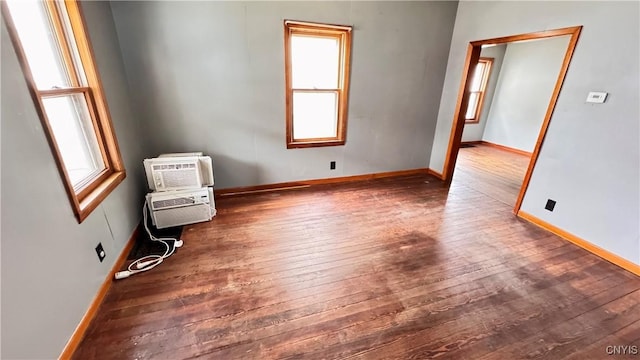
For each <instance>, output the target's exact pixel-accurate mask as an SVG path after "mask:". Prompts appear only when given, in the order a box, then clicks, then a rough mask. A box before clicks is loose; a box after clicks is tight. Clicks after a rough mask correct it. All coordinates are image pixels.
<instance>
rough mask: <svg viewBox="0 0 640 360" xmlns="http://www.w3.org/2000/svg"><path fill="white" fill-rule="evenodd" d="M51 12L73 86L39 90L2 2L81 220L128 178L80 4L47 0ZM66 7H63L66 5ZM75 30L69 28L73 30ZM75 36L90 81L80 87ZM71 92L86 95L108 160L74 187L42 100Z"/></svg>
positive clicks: (22, 62)
mask: <svg viewBox="0 0 640 360" xmlns="http://www.w3.org/2000/svg"><path fill="white" fill-rule="evenodd" d="M44 4H45V5H46V9H47V13H48V14H49V16H50V20H51V25H52V26H53V28H54V30H55V32H56V40H57V42H58V44H59V47H60V49H61V51H62V58H63V59H64V63H65V65H66V68H67V71H68V73H69V74H70V80H71V86H70V87H68V88H60V89H57V88H56V89H50V90H40V89H38V87H37V86H36V83H35V80H34V78H33V75H32V73H31V69H30V67H29V63H28V61H27V57H26V54H25V51H24V49H23V47H22V43H21V41H20V38H19V36H18V32H17V29H16V27H15V25H14V23H13V20H12V18H11V13H10V11H9V7H8V5H7V4H6V2H4V1H3V2H2V5H1V6H2V15H3V18H4V21H5V24H6V26H7V30H8V32H9V36H10V38H11V42H12V44H13V47H14V49H15V52H16V55H17V57H18V61H19V63H20V66H21V68H22V72H23V74H24V77H25V80H26V82H27V87H28V89H29V93H30V95H31V98H32V99H33V102H34V105H35V109H36V112H37V114H38V116H39V118H40V121H41V123H42V126H43V128H44V130H45V135H46V138H47V141H48V143H49V146H50V148H51V152H52V153H53V157H54V160H55V162H56V166H57V167H58V170H59V172H60V176H61V178H62V181H63V183H64V186H65V190H66V192H67V195H68V198H69V201H70V203H71V206H72V209H73V213H74V215H75V217H76V219H77V220H78V222H79V223H81V222H82V221H84V219H86V218H87V216H89V214H90V213H91V212H92V211H93V210H94V209H95V208H96V207H97V206H98V205H99V204H100V203H101V202H102V201H103V200H104V199H105V198H106V197H107V195H109V194H110V193H111V192H112V191H113V190H114V189H115V188H116V186H117V185H118V184H120V183H121V182H122V181H123V180H124V179H125V177H126V172H125V169H124V164H123V162H122V157H121V155H120V149H119V147H118V142H117V140H116V136H115V131H114V129H113V124H112V122H111V116H110V113H109V108H108V106H107V102H106V98H105V95H104V90H103V88H102V83H101V81H100V74H99V73H98V68H97V66H96V64H95V60H94V59H95V56H94V54H93V50H92V47H91V43H90V40H89V34H88V31H87V29H86V25H85V22H84V18H83V16H82V9H81V7H80V4H79V3H78V2H77V1H76V0H64V1H44ZM62 7H63V8H62ZM62 10H64V13H65V15H66V17H67V19H68V20H69V23H68V26H69V27H68V28H66V27H65V26H64V25H63V21H62V16H63V15H62ZM69 32H71V33H69ZM65 34H66V36H73V39H74V41H75V45H76V48H77V52H78V55H79V58H80V61H79V62H80V64H81V66H82V70H83V75H84V78H83V79H86V81H85V82H86V86H81V84H80V81H79V77H78V76H79V74H78V73H77V71H78V69H77V68H76V66H75V65H74V60H72V57H73V56H72V50H71V46H70V45H69V43H68V41H67V38H66V36H65ZM72 94H82V96H84V98H85V100H86V105H87V108H88V110H89V116H90V117H91V121H92V124H93V129H94V131H95V134H96V138H97V140H98V146H99V148H100V152H101V155H102V160H103V162H104V167H105V168H104V169H102V170H101V171H99V172H95V173H94V174H92V175H91V176H90V177H88V178H87V179H85V180H83V181H82V182H81V183H80V184H78V185H76V187H75V188H74V186H73V184H72V182H71V180H70V177H69V174H68V172H67V170H66V168H65V166H64V162H63V159H62V154H61V152H60V149H59V147H58V144H57V143H56V140H55V136H54V133H53V130H52V127H51V125H50V123H49V120H48V118H47V114H46V111H45V107H44V105H43V99H44V98H45V97H53V96H64V95H72Z"/></svg>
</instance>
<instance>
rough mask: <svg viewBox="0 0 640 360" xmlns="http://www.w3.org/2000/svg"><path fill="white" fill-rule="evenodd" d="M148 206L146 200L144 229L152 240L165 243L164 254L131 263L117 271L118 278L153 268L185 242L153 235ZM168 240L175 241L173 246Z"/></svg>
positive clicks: (116, 276)
mask: <svg viewBox="0 0 640 360" xmlns="http://www.w3.org/2000/svg"><path fill="white" fill-rule="evenodd" d="M148 207H149V204H148V203H147V201H146V200H145V202H144V205H143V206H142V222H143V224H144V229H145V230H146V231H147V234H148V235H149V239H151V240H152V241H158V242H161V243H163V244H164V246H165V247H166V250H165V251H164V254H162V255H147V256H144V257H141V258H139V259H137V260H135V261H134V262H132V263H131V264H129V267H128V268H127V270H124V271H118V272H117V273H116V275H115V278H116V280H119V279H125V278H128V277H129V276H131V275H135V274H137V273H140V272H144V271H149V270H151V269H153V268H154V267H156V266H158V265H160V264H161V263H162V261H164V259H166V258H168V257H169V256H171V255H173V253H174V252H175V251H176V248H179V247H181V246H182V244H183V243H182V240H179V239H174V238H157V237H155V236H153V234H151V231H149V227H148V225H147V208H148ZM167 241H173V246H171V245H169V243H168V242H167Z"/></svg>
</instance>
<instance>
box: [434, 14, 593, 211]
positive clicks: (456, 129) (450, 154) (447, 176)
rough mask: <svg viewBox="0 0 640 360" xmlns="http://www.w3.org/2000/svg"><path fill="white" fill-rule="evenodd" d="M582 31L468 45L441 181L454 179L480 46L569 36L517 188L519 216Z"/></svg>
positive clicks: (572, 29) (575, 28)
mask: <svg viewBox="0 0 640 360" xmlns="http://www.w3.org/2000/svg"><path fill="white" fill-rule="evenodd" d="M581 31H582V26H572V27H566V28H560V29H554V30H545V31H539V32H533V33H526V34H520V35H513V36H505V37H499V38H493V39H486V40H477V41H471V42H470V43H469V45H467V57H466V59H465V63H464V68H463V71H462V80H461V82H460V90H459V91H458V101H457V103H456V109H455V112H454V116H453V124H452V126H451V134H450V135H449V146H448V148H447V156H446V158H445V163H444V168H443V171H442V180H444V181H445V182H446V183H451V180H452V179H453V172H454V170H455V166H456V161H457V159H458V151H459V150H460V144H461V142H462V131H463V130H464V125H465V110H466V108H467V105H468V103H469V94H470V87H471V78H472V76H473V72H472V71H471V69H472V65H475V64H476V63H477V62H478V59H479V58H480V51H481V50H482V45H490V44H496V45H498V44H504V43H509V42H514V41H522V40H535V39H544V38H550V37H556V36H564V35H570V36H571V38H570V39H569V45H568V46H567V51H566V53H565V55H564V60H563V61H562V67H561V68H560V73H559V74H558V79H557V80H556V84H555V87H554V89H553V93H552V95H551V100H550V101H549V106H548V107H547V112H546V114H545V116H544V121H543V122H542V127H541V129H540V133H539V134H538V139H537V140H536V145H535V147H534V150H533V154H532V155H531V159H530V160H529V166H528V168H527V172H526V174H525V177H524V181H523V182H522V186H521V187H520V193H519V194H518V198H517V200H516V204H515V206H514V208H513V212H514V213H515V214H517V213H518V211H519V210H520V206H521V205H522V200H523V199H524V195H525V193H526V191H527V188H528V186H529V181H530V180H531V173H532V172H533V169H534V168H535V165H536V161H537V160H538V155H539V153H540V148H541V147H542V143H543V141H544V138H545V135H546V134H547V128H548V127H549V122H550V120H551V116H552V115H553V110H554V109H555V106H556V102H557V101H558V96H559V95H560V90H561V89H562V84H563V83H564V79H565V76H566V74H567V70H568V69H569V64H570V63H571V58H572V57H573V53H574V50H575V48H576V44H577V43H578V38H579V37H580V32H581Z"/></svg>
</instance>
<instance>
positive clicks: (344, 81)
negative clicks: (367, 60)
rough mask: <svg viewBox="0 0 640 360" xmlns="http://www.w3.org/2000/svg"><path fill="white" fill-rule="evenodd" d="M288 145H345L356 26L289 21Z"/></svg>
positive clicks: (286, 61) (286, 59)
mask: <svg viewBox="0 0 640 360" xmlns="http://www.w3.org/2000/svg"><path fill="white" fill-rule="evenodd" d="M284 28H285V72H286V76H285V77H286V84H287V102H286V114H287V115H286V116H287V148H297V147H312V146H331V145H344V143H345V140H346V128H347V94H348V92H349V61H350V52H351V27H350V26H337V25H324V24H312V23H304V22H297V21H285V22H284Z"/></svg>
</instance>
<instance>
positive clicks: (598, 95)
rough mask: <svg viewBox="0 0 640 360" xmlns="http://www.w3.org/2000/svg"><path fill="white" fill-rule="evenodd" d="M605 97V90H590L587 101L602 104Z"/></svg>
mask: <svg viewBox="0 0 640 360" xmlns="http://www.w3.org/2000/svg"><path fill="white" fill-rule="evenodd" d="M606 99H607V93H606V92H598V91H591V92H590V93H589V95H588V96H587V102H588V103H596V104H602V103H603V102H604V101H605V100H606Z"/></svg>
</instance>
